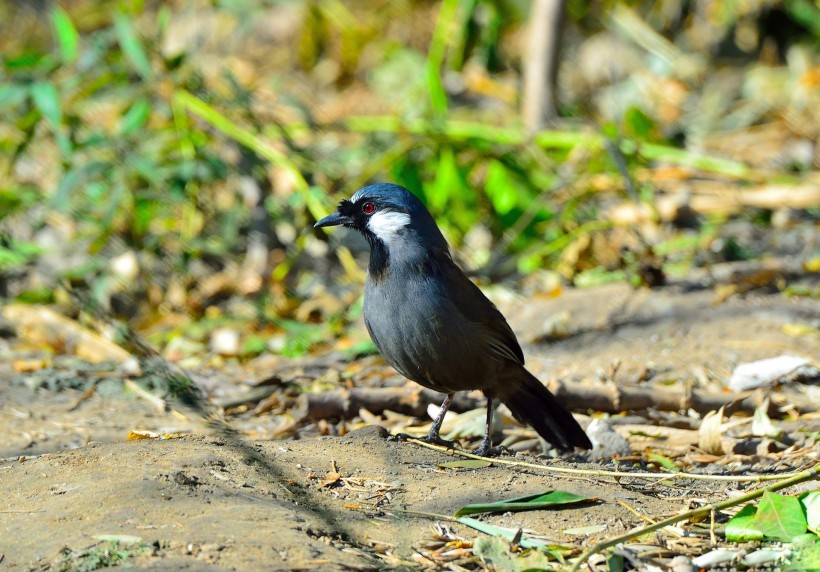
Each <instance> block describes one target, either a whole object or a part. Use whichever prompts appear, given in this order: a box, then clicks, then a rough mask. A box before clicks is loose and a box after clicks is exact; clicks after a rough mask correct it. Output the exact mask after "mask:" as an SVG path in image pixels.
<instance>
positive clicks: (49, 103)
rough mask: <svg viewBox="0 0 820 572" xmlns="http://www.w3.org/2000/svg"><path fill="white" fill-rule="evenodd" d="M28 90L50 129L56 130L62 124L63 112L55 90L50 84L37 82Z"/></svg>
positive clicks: (58, 95)
mask: <svg viewBox="0 0 820 572" xmlns="http://www.w3.org/2000/svg"><path fill="white" fill-rule="evenodd" d="M30 90H31V98H32V99H33V100H34V105H35V106H36V107H37V110H38V111H39V112H40V113H41V114H42V116H43V117H44V118H45V119H46V121H48V123H49V124H50V125H51V128H52V129H55V130H56V129H58V128H59V127H60V124H61V123H62V122H63V112H62V108H61V106H60V94H59V92H58V91H57V88H56V87H54V84H52V83H48V82H44V81H38V82H36V83H33V84H31V88H30Z"/></svg>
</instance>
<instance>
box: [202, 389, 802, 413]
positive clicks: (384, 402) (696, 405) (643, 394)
mask: <svg viewBox="0 0 820 572" xmlns="http://www.w3.org/2000/svg"><path fill="white" fill-rule="evenodd" d="M547 387H548V388H549V390H550V391H551V392H552V393H553V394H555V395H556V396H557V397H558V399H560V400H561V402H562V403H564V405H566V406H567V407H568V408H570V409H573V410H576V411H589V410H594V411H603V412H608V413H616V412H621V411H642V410H645V409H649V408H653V409H656V410H659V411H686V410H688V409H693V410H695V411H697V412H698V413H708V412H709V411H716V410H718V409H720V408H721V407H723V408H724V412H725V413H726V415H731V414H733V413H737V412H739V411H744V412H747V413H752V412H754V411H755V409H757V408H758V407H759V406H760V405H761V404H763V403H764V401H765V399H766V397H767V396H768V397H769V398H770V402H769V410H768V414H769V416H770V417H772V418H781V417H782V416H783V412H782V410H781V408H782V407H783V406H784V405H786V404H789V405H792V406H793V408H794V410H796V411H798V412H800V413H805V412H808V411H816V410H817V405H816V404H815V403H813V402H812V400H811V399H810V396H808V395H804V394H801V393H798V392H796V391H781V392H778V393H769V392H767V391H766V390H757V391H755V392H751V393H749V392H745V393H731V392H720V393H718V392H709V391H703V390H699V389H692V390H690V391H689V392H688V393H686V392H682V391H675V390H669V389H659V388H656V387H651V386H618V385H615V384H613V383H589V382H574V381H551V382H550V383H548V384H547ZM274 389H275V388H261V391H262V393H260V394H254V393H252V392H249V393H248V394H243V395H241V396H239V397H237V398H225V399H223V400H221V401H220V402H218V403H217V405H220V406H222V407H226V406H231V405H236V404H237V403H240V402H241V403H248V402H250V401H253V398H256V397H258V398H259V399H262V398H264V397H267V395H270V393H273V391H274ZM442 399H443V395H442V394H441V393H438V392H436V391H432V390H430V389H424V388H421V387H418V386H406V387H356V388H353V389H337V390H332V391H323V392H320V393H308V394H302V395H300V396H299V397H298V398H297V400H296V405H295V408H294V415H296V418H297V419H305V418H309V419H331V418H341V419H352V418H353V417H355V416H357V415H358V414H359V410H360V409H366V410H367V411H369V412H370V413H373V414H374V415H380V414H381V413H383V412H384V411H395V412H397V413H401V414H403V415H413V416H415V417H424V416H426V414H427V406H428V405H429V404H431V403H432V404H435V405H438V404H440V403H441V400H442ZM483 405H484V399H483V398H482V397H479V396H478V394H477V393H459V394H457V395H456V399H455V402H454V403H453V407H452V409H453V411H469V410H471V409H477V408H479V407H482V406H483Z"/></svg>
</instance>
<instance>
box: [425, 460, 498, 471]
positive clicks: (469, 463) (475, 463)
mask: <svg viewBox="0 0 820 572" xmlns="http://www.w3.org/2000/svg"><path fill="white" fill-rule="evenodd" d="M491 465H492V462H491V461H482V460H479V459H461V460H459V461H447V462H446V463H439V464H438V465H437V466H439V467H441V468H442V469H483V468H484V467H489V466H491Z"/></svg>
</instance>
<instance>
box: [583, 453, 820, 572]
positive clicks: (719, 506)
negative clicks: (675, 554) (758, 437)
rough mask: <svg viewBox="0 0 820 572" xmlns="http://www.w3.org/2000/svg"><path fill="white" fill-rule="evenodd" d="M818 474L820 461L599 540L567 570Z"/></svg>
mask: <svg viewBox="0 0 820 572" xmlns="http://www.w3.org/2000/svg"><path fill="white" fill-rule="evenodd" d="M818 476H820V463H819V464H817V465H815V466H814V467H812V468H811V469H809V470H807V471H802V472H800V473H797V474H796V475H794V476H792V477H791V478H789V479H786V480H785V481H781V482H779V483H775V484H773V485H769V486H768V487H763V488H761V489H757V490H756V491H752V492H749V493H746V494H745V495H741V496H739V497H737V498H733V499H729V500H725V501H722V502H719V503H714V504H708V505H705V506H702V507H700V508H695V509H692V510H688V511H686V512H683V513H681V514H677V515H675V516H670V517H669V518H665V519H663V520H659V521H658V522H656V523H654V524H649V525H647V526H642V527H640V528H636V529H634V530H632V531H630V532H627V533H625V534H621V535H620V536H616V537H614V538H610V539H609V540H606V541H604V542H599V543H598V544H596V545H594V546H593V547H592V548H589V549H588V550H587V551H586V552H584V553H583V554H581V556H579V557H578V559H577V560H576V561H575V562H574V563H573V564H572V567H571V568H570V569H569V572H575V571H576V570H579V569H580V568H581V566H582V565H583V564H584V562H586V561H587V560H589V558H590V556H593V555H594V554H598V553H599V552H601V551H602V550H606V549H607V548H611V547H613V546H616V545H618V544H621V543H622V542H626V541H627V540H632V539H633V538H637V537H639V536H643V535H644V534H649V533H650V532H655V531H656V530H659V529H661V528H663V527H665V526H669V525H672V524H676V523H678V522H681V521H683V520H688V519H690V518H693V517H697V516H702V515H704V514H708V513H710V512H711V513H714V512H716V511H718V510H723V509H724V508H729V507H733V506H737V505H741V504H743V503H745V502H748V501H750V500H754V499H756V498H758V497H761V496H763V493H765V492H767V491H768V492H774V491H778V490H780V489H785V488H788V487H790V486H792V485H796V484H798V483H802V482H805V481H810V480H812V479H816V478H818Z"/></svg>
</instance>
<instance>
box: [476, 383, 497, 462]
mask: <svg viewBox="0 0 820 572" xmlns="http://www.w3.org/2000/svg"><path fill="white" fill-rule="evenodd" d="M492 425H493V398H492V397H490V396H487V422H486V424H485V425H484V438H483V439H482V440H481V445H479V446H478V449H476V450H475V451H473V454H474V455H478V456H479V457H495V456H496V455H498V454H500V453H501V447H493V440H492V437H490V430H491V429H492Z"/></svg>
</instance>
